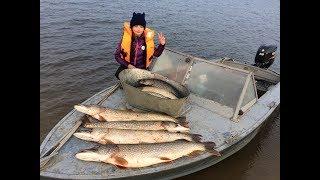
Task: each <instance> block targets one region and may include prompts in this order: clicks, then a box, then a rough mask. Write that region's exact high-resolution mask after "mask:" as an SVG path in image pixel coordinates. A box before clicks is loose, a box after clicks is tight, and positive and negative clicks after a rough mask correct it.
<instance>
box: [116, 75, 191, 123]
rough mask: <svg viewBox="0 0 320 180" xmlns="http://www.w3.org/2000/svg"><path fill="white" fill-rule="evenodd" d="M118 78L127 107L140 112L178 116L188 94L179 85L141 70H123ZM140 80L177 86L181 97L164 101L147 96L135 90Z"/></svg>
mask: <svg viewBox="0 0 320 180" xmlns="http://www.w3.org/2000/svg"><path fill="white" fill-rule="evenodd" d="M119 78H120V82H121V85H122V87H123V90H124V94H125V98H126V101H127V102H128V104H129V105H131V106H133V107H135V108H139V109H142V110H147V111H155V112H160V113H165V114H168V115H170V116H172V117H179V116H180V114H181V112H182V109H183V107H184V105H185V104H186V101H187V98H188V96H189V94H190V92H189V90H188V89H187V88H186V87H184V86H182V85H181V84H179V83H177V82H175V81H173V80H170V79H168V78H167V77H165V76H162V75H160V74H157V73H153V72H150V71H147V70H143V69H125V70H123V71H121V72H120V74H119ZM141 79H160V80H163V81H165V82H167V83H169V84H171V85H173V86H179V89H180V91H178V93H179V94H180V95H181V97H178V99H166V98H160V97H157V96H153V95H151V94H148V93H147V92H144V91H142V90H141V89H139V88H137V86H139V80H141Z"/></svg>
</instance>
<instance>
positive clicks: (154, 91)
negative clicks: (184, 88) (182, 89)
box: [141, 86, 178, 99]
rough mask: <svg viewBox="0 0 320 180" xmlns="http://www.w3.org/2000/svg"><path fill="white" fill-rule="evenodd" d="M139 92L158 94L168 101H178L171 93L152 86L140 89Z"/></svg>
mask: <svg viewBox="0 0 320 180" xmlns="http://www.w3.org/2000/svg"><path fill="white" fill-rule="evenodd" d="M141 91H144V92H150V93H156V94H160V95H162V96H164V97H167V98H169V99H178V98H177V97H176V96H175V95H174V94H172V93H171V92H169V91H167V90H164V89H160V88H157V87H153V86H145V87H141Z"/></svg>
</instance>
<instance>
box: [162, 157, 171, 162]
mask: <svg viewBox="0 0 320 180" xmlns="http://www.w3.org/2000/svg"><path fill="white" fill-rule="evenodd" d="M160 159H161V160H164V161H171V159H170V158H167V157H160Z"/></svg>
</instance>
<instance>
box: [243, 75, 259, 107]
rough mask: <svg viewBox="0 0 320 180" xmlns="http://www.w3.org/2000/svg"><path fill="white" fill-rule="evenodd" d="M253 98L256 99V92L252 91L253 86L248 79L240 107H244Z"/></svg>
mask: <svg viewBox="0 0 320 180" xmlns="http://www.w3.org/2000/svg"><path fill="white" fill-rule="evenodd" d="M255 98H256V92H255V90H254V84H253V82H252V78H250V81H249V84H248V87H247V90H246V93H245V94H244V97H243V101H242V104H241V107H243V106H245V105H246V104H248V103H249V102H250V101H252V100H253V99H255Z"/></svg>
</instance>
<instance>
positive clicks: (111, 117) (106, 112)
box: [74, 104, 185, 123]
mask: <svg viewBox="0 0 320 180" xmlns="http://www.w3.org/2000/svg"><path fill="white" fill-rule="evenodd" d="M74 108H75V109H76V110H77V111H80V112H82V113H85V114H88V115H90V116H92V117H94V118H96V119H98V120H99V121H171V122H175V123H185V118H173V117H171V116H168V115H165V114H160V113H151V112H134V111H132V110H120V109H110V108H106V107H102V106H97V105H82V104H80V105H75V106H74Z"/></svg>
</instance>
